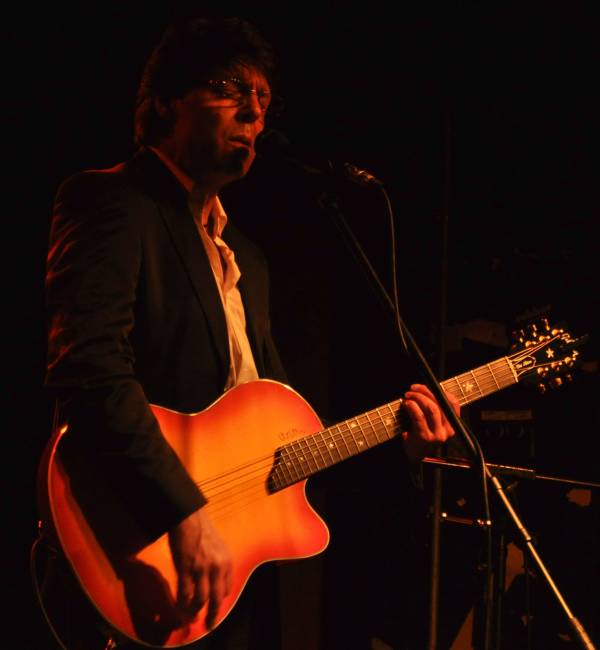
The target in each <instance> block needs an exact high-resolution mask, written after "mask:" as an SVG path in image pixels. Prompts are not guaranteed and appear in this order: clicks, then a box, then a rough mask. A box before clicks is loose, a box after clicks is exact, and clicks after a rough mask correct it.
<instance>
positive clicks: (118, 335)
mask: <svg viewBox="0 0 600 650" xmlns="http://www.w3.org/2000/svg"><path fill="white" fill-rule="evenodd" d="M222 236H223V239H224V240H225V241H226V242H227V243H228V245H229V246H230V247H231V248H232V249H233V250H234V252H235V255H236V260H237V262H238V265H239V267H240V271H241V274H242V275H241V279H240V284H239V287H240V291H241V295H242V299H243V302H244V307H245V311H246V318H247V329H248V334H249V339H250V344H251V346H252V350H253V352H254V357H255V361H256V365H257V368H258V372H259V375H260V376H261V377H268V378H272V379H277V380H279V381H286V377H285V374H284V371H283V368H282V365H281V361H280V358H279V355H278V353H277V351H276V348H275V345H274V343H273V340H272V337H271V332H270V325H269V282H268V272H267V266H266V263H265V260H264V258H263V256H262V254H261V253H260V251H259V250H258V249H257V248H256V247H255V246H254V245H253V244H252V243H251V242H249V241H248V240H247V239H246V238H245V237H244V236H243V235H242V234H241V233H240V232H239V231H238V230H236V229H235V227H234V226H233V225H231V224H230V223H228V225H227V227H226V228H225V230H224V232H223V235H222ZM46 296H47V309H48V316H49V348H48V371H47V375H46V385H47V387H48V389H49V390H51V391H53V392H55V393H56V396H57V400H58V403H59V405H60V411H61V417H63V418H65V419H66V420H67V421H68V422H69V426H70V433H69V435H70V436H71V437H72V438H73V440H77V443H78V445H80V447H81V450H82V453H86V454H88V455H89V457H91V458H93V459H94V462H95V463H97V464H98V465H99V467H100V468H101V470H102V473H103V475H105V476H106V477H107V478H108V480H109V481H110V483H111V484H112V486H113V487H114V488H115V493H117V494H118V495H119V498H120V499H122V500H123V503H124V504H125V506H126V508H127V510H128V511H129V512H130V513H131V515H132V516H133V517H134V518H135V521H136V522H137V524H138V525H139V527H140V528H141V530H142V531H143V532H144V533H145V534H146V535H148V536H149V537H151V538H154V537H156V536H158V535H160V534H162V533H164V532H165V531H166V530H168V529H169V528H170V527H172V526H173V525H174V524H176V523H177V522H179V521H180V520H181V519H183V518H184V517H185V516H187V515H188V514H190V513H191V512H193V511H194V510H195V509H196V508H198V507H199V506H201V505H202V504H203V503H204V499H203V497H202V495H201V494H200V492H199V490H198V488H197V487H196V485H195V484H194V483H193V482H192V480H191V479H190V477H189V476H188V474H187V472H186V470H185V468H184V467H183V466H182V465H181V463H180V462H179V460H178V458H177V457H176V455H175V454H174V452H173V451H172V450H171V448H170V447H169V446H168V444H167V443H166V440H165V439H164V438H163V436H162V434H161V432H160V429H159V426H158V423H157V421H156V419H155V418H154V416H153V414H152V411H151V410H150V408H149V403H153V404H159V405H161V406H166V407H168V408H171V409H174V410H177V411H181V412H188V413H191V412H196V411H199V410H201V409H203V408H205V407H206V406H208V405H209V404H211V403H212V402H213V401H214V400H215V399H216V398H217V397H219V395H221V394H222V392H223V388H224V385H225V381H226V378H227V373H228V369H229V346H228V342H227V329H226V323H225V316H224V312H223V307H222V304H221V300H220V297H219V293H218V289H217V286H216V284H215V280H214V276H213V273H212V270H211V267H210V263H209V261H208V258H207V256H206V253H205V250H204V246H203V244H202V241H201V239H200V237H199V234H198V232H197V229H196V226H195V224H194V221H193V218H192V215H191V213H190V211H189V209H188V207H187V197H186V194H185V192H184V190H183V188H182V187H181V185H180V184H179V183H178V181H177V180H176V179H175V178H174V177H173V175H172V174H171V172H170V171H169V170H167V169H166V168H165V166H164V165H163V164H162V163H161V161H160V160H159V159H158V158H157V157H156V156H155V155H154V154H153V153H152V152H150V151H146V150H142V151H140V152H139V153H138V154H136V156H134V158H133V159H132V160H130V161H128V162H126V163H122V164H120V165H118V166H116V167H114V168H112V169H109V170H91V171H86V172H82V173H79V174H76V175H74V176H72V177H71V178H69V179H67V180H66V181H65V182H64V183H63V184H62V185H61V187H60V188H59V191H58V192H57V196H56V200H55V206H54V214H53V220H52V227H51V235H50V247H49V255H48V266H47V281H46Z"/></svg>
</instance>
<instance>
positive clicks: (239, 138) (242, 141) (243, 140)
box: [229, 135, 253, 149]
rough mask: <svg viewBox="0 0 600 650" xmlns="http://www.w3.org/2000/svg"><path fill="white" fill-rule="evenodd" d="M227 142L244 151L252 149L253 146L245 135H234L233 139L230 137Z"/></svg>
mask: <svg viewBox="0 0 600 650" xmlns="http://www.w3.org/2000/svg"><path fill="white" fill-rule="evenodd" d="M229 142H231V143H233V144H234V145H237V146H240V147H244V148H246V149H252V146H253V144H252V139H251V138H249V137H247V136H245V135H236V136H234V137H231V138H229Z"/></svg>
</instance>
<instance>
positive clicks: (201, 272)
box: [134, 151, 230, 368]
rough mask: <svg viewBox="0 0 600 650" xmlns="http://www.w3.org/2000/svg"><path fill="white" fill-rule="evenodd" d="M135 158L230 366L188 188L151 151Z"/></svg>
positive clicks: (221, 317)
mask: <svg viewBox="0 0 600 650" xmlns="http://www.w3.org/2000/svg"><path fill="white" fill-rule="evenodd" d="M134 161H135V162H137V163H139V168H140V170H141V171H142V175H143V179H144V181H145V184H146V187H147V191H148V192H149V193H150V195H151V196H152V197H153V198H154V199H155V200H156V201H157V203H158V205H159V210H160V213H161V216H162V218H163V221H164V223H165V226H166V228H167V230H168V232H169V234H170V236H171V240H172V242H173V246H174V247H175V249H176V250H177V252H178V254H179V257H180V259H181V262H182V265H183V266H184V268H185V270H186V272H187V275H188V277H189V279H190V283H191V285H192V288H193V290H194V292H195V294H196V297H197V298H198V302H199V303H200V306H201V307H202V310H203V311H204V315H205V317H206V320H207V322H208V324H209V329H210V331H211V333H212V336H213V340H214V343H215V348H216V350H217V353H218V355H219V359H220V361H221V363H222V364H223V367H224V368H229V364H230V359H229V344H228V340H227V323H226V321H225V313H224V311H223V304H222V302H221V296H220V295H219V291H218V288H217V285H216V282H215V279H214V275H213V272H212V269H211V266H210V262H209V260H208V256H207V255H206V251H205V250H204V245H203V243H202V240H201V239H200V235H199V234H198V230H197V229H196V224H195V223H194V220H193V218H192V215H191V213H190V211H189V208H188V205H187V198H186V195H185V191H184V190H183V188H182V187H181V185H180V184H179V182H178V181H177V179H176V178H175V177H174V176H173V175H172V174H171V172H170V171H169V170H168V169H167V168H166V167H165V166H164V165H163V164H162V162H160V160H159V159H158V158H157V157H156V156H155V155H154V154H153V153H152V152H150V151H143V152H140V154H138V156H137V157H136V159H134Z"/></svg>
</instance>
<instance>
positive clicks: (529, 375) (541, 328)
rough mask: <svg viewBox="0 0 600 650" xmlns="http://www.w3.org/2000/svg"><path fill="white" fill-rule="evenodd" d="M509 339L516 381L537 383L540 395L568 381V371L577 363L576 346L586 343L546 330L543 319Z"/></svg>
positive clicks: (552, 330)
mask: <svg viewBox="0 0 600 650" xmlns="http://www.w3.org/2000/svg"><path fill="white" fill-rule="evenodd" d="M513 338H514V339H515V343H514V344H513V345H512V347H511V351H512V353H511V354H510V355H509V356H508V358H509V359H510V361H511V363H512V366H513V368H514V371H515V372H516V374H517V377H518V379H519V381H522V380H524V381H530V382H533V383H535V384H537V387H538V389H539V390H540V392H542V393H544V392H546V390H548V389H550V388H556V387H558V386H562V385H563V384H564V383H566V382H570V381H572V379H573V376H572V370H573V369H574V368H575V366H576V365H577V364H578V363H579V361H580V358H579V357H580V354H579V350H578V349H577V346H578V345H581V344H583V343H585V341H586V340H587V336H580V337H578V338H575V339H574V338H572V337H571V335H570V334H569V332H567V331H566V330H564V329H562V328H559V327H550V325H549V324H548V321H547V319H545V318H543V319H541V321H540V323H539V324H537V325H536V324H534V323H532V324H530V325H528V326H527V327H525V328H523V329H520V330H518V331H516V332H513Z"/></svg>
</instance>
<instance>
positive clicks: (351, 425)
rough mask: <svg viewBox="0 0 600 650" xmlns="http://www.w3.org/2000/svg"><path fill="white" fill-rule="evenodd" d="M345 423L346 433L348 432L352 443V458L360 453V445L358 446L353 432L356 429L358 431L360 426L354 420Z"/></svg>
mask: <svg viewBox="0 0 600 650" xmlns="http://www.w3.org/2000/svg"><path fill="white" fill-rule="evenodd" d="M346 422H347V423H348V431H349V432H350V435H351V437H352V442H353V443H354V451H353V452H350V453H351V455H352V456H354V455H356V454H358V453H360V451H361V445H360V444H359V441H358V440H357V439H356V436H355V435H354V430H355V429H357V428H358V430H359V431H360V426H359V424H358V421H357V419H356V418H352V419H351V420H346ZM349 451H350V450H349Z"/></svg>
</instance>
